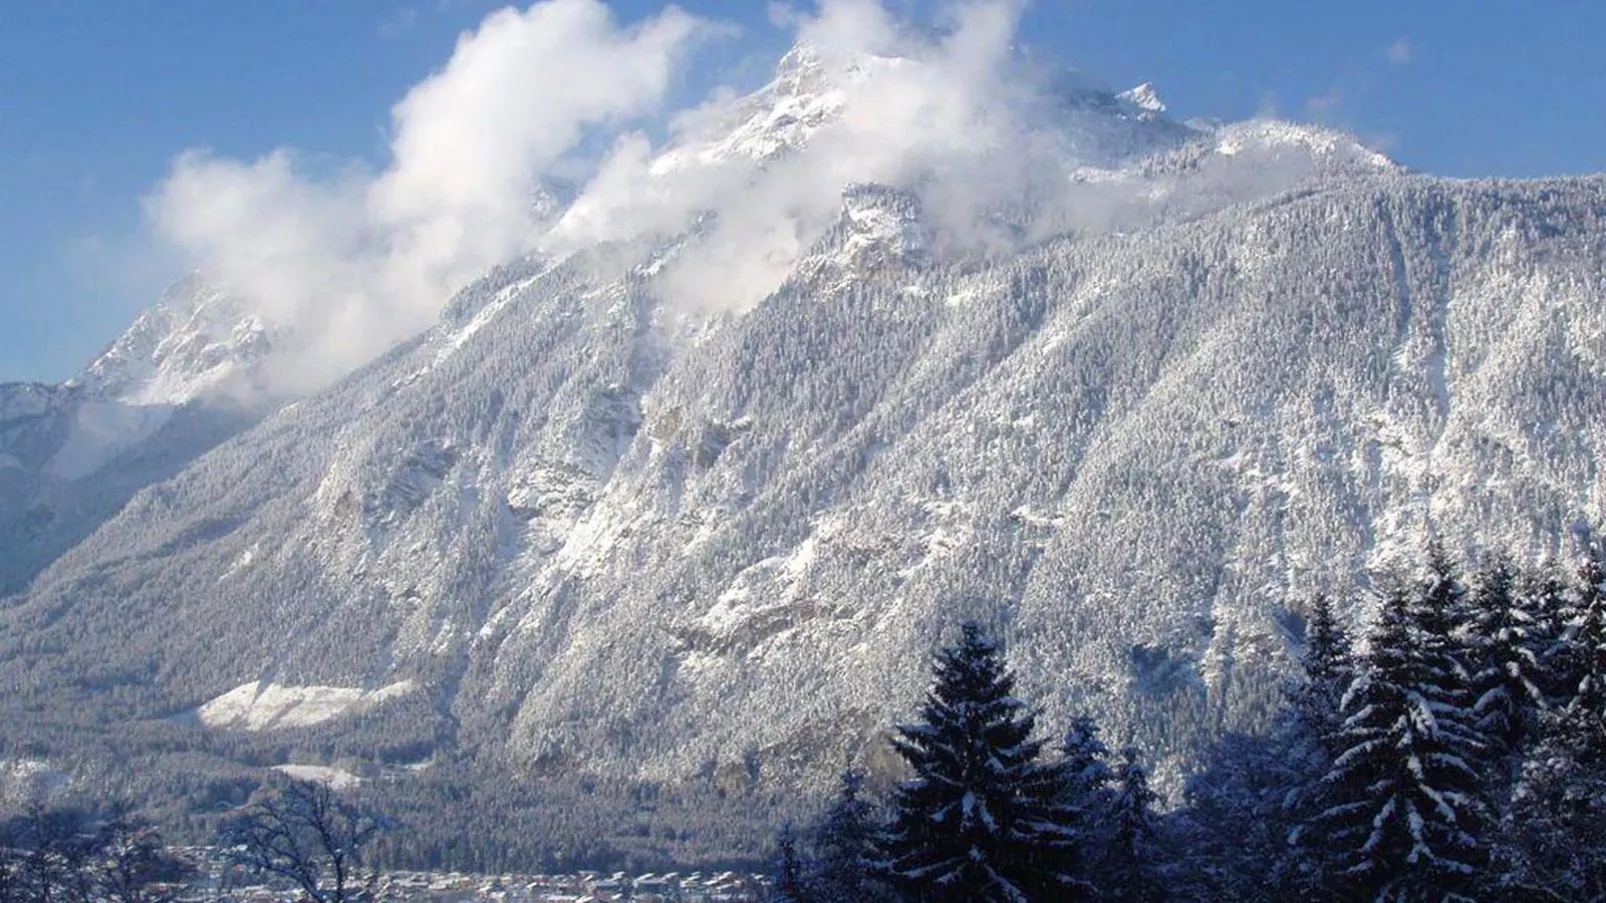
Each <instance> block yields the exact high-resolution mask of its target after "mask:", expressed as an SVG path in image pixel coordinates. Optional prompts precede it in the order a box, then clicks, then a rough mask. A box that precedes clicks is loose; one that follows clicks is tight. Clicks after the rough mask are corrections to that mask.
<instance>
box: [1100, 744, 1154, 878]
mask: <svg viewBox="0 0 1606 903" xmlns="http://www.w3.org/2000/svg"><path fill="white" fill-rule="evenodd" d="M1157 799H1159V797H1158V795H1157V794H1156V793H1155V792H1154V791H1153V790H1151V789H1150V788H1149V772H1148V769H1146V768H1144V767H1143V762H1142V760H1141V759H1139V757H1138V751H1137V749H1136V748H1135V747H1131V746H1128V747H1126V748H1124V749H1122V750H1121V762H1120V764H1119V765H1118V766H1117V767H1116V772H1115V795H1114V798H1113V799H1112V800H1111V810H1110V814H1109V823H1110V846H1109V851H1108V853H1107V855H1106V856H1105V858H1104V862H1103V863H1102V864H1101V868H1100V872H1101V875H1100V881H1101V884H1102V885H1103V887H1102V888H1101V891H1102V899H1105V900H1110V901H1116V903H1159V901H1161V900H1164V899H1166V893H1165V888H1164V885H1163V884H1162V883H1161V881H1160V874H1159V871H1160V869H1159V864H1160V862H1161V860H1162V856H1161V852H1160V828H1159V820H1158V817H1157V816H1156V814H1155V811H1154V803H1155V801H1156V800H1157Z"/></svg>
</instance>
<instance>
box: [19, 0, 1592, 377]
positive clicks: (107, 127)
mask: <svg viewBox="0 0 1606 903" xmlns="http://www.w3.org/2000/svg"><path fill="white" fill-rule="evenodd" d="M500 5H503V4H498V3H492V2H485V0H339V2H329V0H262V2H257V3H218V2H216V0H117V2H112V3H108V2H105V0H50V2H38V0H0V60H4V61H5V65H4V67H3V70H0V272H4V273H5V274H6V276H7V277H8V278H6V279H4V280H3V281H0V380H13V379H38V380H59V379H63V378H65V377H67V376H69V375H71V374H72V373H73V372H75V371H76V370H77V369H78V368H79V367H80V366H81V365H82V364H83V363H84V362H85V360H86V359H87V358H88V357H89V356H90V355H92V354H93V353H94V352H95V351H96V350H97V349H98V348H99V347H100V346H101V345H102V344H104V343H105V342H106V341H107V340H109V339H110V338H111V337H112V336H113V335H114V334H115V333H116V332H117V331H118V330H119V329H121V328H122V327H123V326H124V325H125V324H126V323H127V322H128V320H129V319H130V318H131V317H132V316H133V315H134V314H135V313H136V312H137V311H138V310H139V309H141V308H143V307H145V306H147V305H148V304H149V303H150V302H151V301H152V300H154V297H155V294H156V293H157V292H159V291H160V288H161V286H162V285H163V284H164V283H166V282H167V281H170V280H171V279H172V278H174V277H175V276H177V275H179V274H180V273H181V271H182V267H183V264H182V263H181V262H180V261H179V260H178V259H177V258H176V257H175V256H173V255H171V254H168V253H164V252H162V251H160V250H159V249H158V248H157V247H156V246H155V245H154V244H153V243H152V242H151V241H150V240H148V238H147V233H146V230H145V227H144V222H143V217H144V214H143V208H142V204H141V199H142V198H143V197H145V196H146V195H147V194H149V193H150V192H151V191H152V190H153V189H154V188H155V186H156V185H158V184H159V183H160V182H161V181H162V179H163V178H164V177H165V176H166V174H167V173H168V172H169V170H170V168H171V165H172V161H173V159H174V157H175V156H176V155H178V154H179V153H180V152H182V151H184V150H185V149H187V148H195V147H204V148H210V149H212V150H213V151H215V152H216V153H217V154H218V155H220V156H225V157H231V158H239V159H243V160H250V159H254V158H256V157H259V156H261V155H263V154H265V153H268V152H270V151H271V150H273V149H275V148H278V147H291V148H296V149H297V150H298V151H300V152H301V154H302V155H303V157H302V159H303V160H306V159H311V160H312V161H313V163H314V165H317V164H318V163H319V161H323V162H324V163H326V165H327V166H328V167H329V168H330V169H331V170H334V169H338V168H340V167H342V166H345V165H347V164H348V163H349V162H350V161H352V160H354V159H355V160H364V161H367V162H368V163H369V164H370V165H371V166H372V167H374V168H380V167H383V166H384V165H385V163H386V162H387V156H388V153H389V151H388V146H389V141H390V138H391V118H390V109H391V107H392V105H393V104H394V103H395V102H396V101H397V100H399V99H400V98H401V97H402V96H403V95H404V94H405V93H406V91H407V89H408V87H409V86H411V85H413V84H414V83H416V82H418V81H419V80H420V79H422V78H424V77H425V76H427V75H428V74H429V73H430V72H431V71H433V70H435V69H437V68H439V67H440V66H441V65H443V64H444V62H445V61H446V60H447V59H448V58H449V56H450V55H451V52H452V48H453V46H454V43H455V41H456V38H457V35H458V34H459V33H460V32H461V31H462V30H464V29H467V28H472V27H474V25H475V24H476V23H478V22H479V21H480V19H481V18H482V17H483V16H484V15H485V14H486V13H487V12H489V11H490V10H493V9H495V8H497V7H498V6H500ZM612 5H613V6H614V8H615V11H616V13H617V16H618V17H619V18H620V19H621V20H623V21H632V20H635V19H638V18H641V17H643V16H646V15H650V14H652V13H654V12H656V11H657V10H658V9H659V8H660V4H657V3H648V2H641V0H628V2H618V3H614V4H612ZM681 5H682V6H683V7H685V8H687V9H688V10H690V11H692V12H694V13H697V14H699V15H702V16H705V17H709V18H715V19H722V20H727V21H732V22H735V23H737V24H739V25H740V26H741V27H742V32H741V34H740V36H738V37H732V38H727V39H723V40H721V41H717V42H715V43H713V44H712V45H710V46H708V47H706V48H705V49H704V50H703V52H702V53H700V55H699V56H698V58H697V60H698V62H697V65H696V66H695V67H694V69H693V71H692V72H690V73H688V74H687V75H685V76H684V77H683V79H682V81H681V83H680V84H679V87H678V88H677V93H679V94H681V95H683V96H682V97H679V98H676V99H675V103H674V104H673V105H674V106H679V105H682V104H683V103H684V102H689V101H694V100H695V99H696V98H697V97H700V96H701V95H702V94H703V93H704V92H705V91H706V90H707V88H709V87H711V86H713V85H715V84H720V83H733V84H736V85H738V86H751V85H752V84H754V83H756V82H758V81H759V80H760V79H761V78H762V75H763V73H764V71H765V67H766V66H767V65H768V64H769V63H770V62H771V61H772V60H773V58H774V57H775V55H776V54H778V52H779V51H780V50H781V49H782V48H783V47H784V44H785V41H786V39H787V38H786V35H785V34H784V33H783V32H781V31H779V30H777V29H775V28H774V27H773V26H771V25H770V24H769V21H768V16H767V14H766V11H765V8H764V4H762V3H755V2H742V3H736V2H707V0H688V2H683V3H682V4H681ZM892 5H895V6H900V5H901V6H902V7H905V8H909V7H916V9H915V15H917V16H919V15H924V14H926V13H927V9H926V8H928V7H933V6H935V5H936V4H934V3H927V2H908V0H895V2H893V3H892ZM1541 9H1542V11H1543V15H1539V14H1537V13H1536V10H1541ZM1023 37H1024V40H1025V42H1026V43H1027V44H1028V45H1030V46H1031V47H1032V48H1033V50H1034V52H1035V53H1036V54H1037V55H1039V56H1042V57H1047V58H1051V59H1054V60H1057V61H1062V62H1064V63H1067V64H1070V65H1074V66H1077V67H1079V68H1081V69H1084V70H1085V71H1087V72H1089V73H1091V74H1093V75H1094V76H1096V77H1097V78H1099V79H1101V80H1103V81H1105V82H1107V83H1109V84H1111V85H1112V86H1116V87H1126V86H1129V85H1131V84H1135V83H1137V82H1139V81H1151V82H1153V83H1155V84H1156V85H1157V86H1158V87H1159V89H1160V92H1161V94H1162V95H1163V96H1164V97H1165V99H1166V100H1167V102H1168V103H1170V105H1171V107H1172V111H1173V112H1174V113H1175V114H1177V115H1179V116H1182V117H1189V116H1203V117H1214V118H1221V119H1238V118H1244V117H1247V116H1252V115H1255V114H1257V113H1275V114H1277V115H1280V116H1284V117H1288V118H1293V119H1301V120H1314V121H1320V122H1325V123H1328V124H1333V125H1338V126H1341V127H1344V128H1347V129H1349V130H1351V131H1354V132H1355V133H1357V134H1359V135H1361V136H1362V137H1363V138H1365V139H1366V140H1368V141H1370V142H1372V143H1374V144H1375V145H1376V146H1378V147H1380V148H1381V149H1383V150H1385V151H1386V152H1388V153H1389V154H1391V155H1392V156H1394V157H1395V158H1396V159H1398V160H1400V161H1402V162H1404V163H1406V164H1407V165H1409V166H1412V167H1414V168H1417V169H1421V170H1425V171H1429V172H1434V173H1440V174H1444V175H1452V176H1467V177H1471V176H1512V177H1530V176H1541V175H1550V174H1561V173H1581V172H1592V171H1599V170H1601V169H1603V168H1606V167H1603V164H1602V156H1603V150H1606V115H1603V114H1602V111H1603V110H1606V62H1603V60H1606V56H1603V55H1602V54H1601V52H1600V43H1601V39H1602V38H1603V37H1606V4H1602V3H1598V2H1585V0H1547V2H1545V3H1542V4H1534V3H1525V2H1516V0H1462V2H1449V0H1414V2H1401V0H1392V2H1381V0H1350V2H1346V3H1343V4H1316V3H1291V2H1286V0H1282V2H1270V0H1232V2H1228V3H1220V4H1205V3H1198V2H1196V0H1038V2H1036V3H1035V4H1034V5H1033V6H1032V7H1031V9H1030V11H1029V12H1028V14H1027V17H1026V24H1025V27H1024V29H1023Z"/></svg>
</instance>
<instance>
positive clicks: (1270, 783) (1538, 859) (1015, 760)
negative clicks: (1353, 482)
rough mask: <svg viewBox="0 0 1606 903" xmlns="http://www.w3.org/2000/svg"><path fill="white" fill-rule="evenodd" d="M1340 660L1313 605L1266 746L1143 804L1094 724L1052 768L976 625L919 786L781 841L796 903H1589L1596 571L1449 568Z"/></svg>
mask: <svg viewBox="0 0 1606 903" xmlns="http://www.w3.org/2000/svg"><path fill="white" fill-rule="evenodd" d="M1393 583H1394V585H1393V586H1392V587H1390V588H1389V589H1388V590H1387V591H1386V592H1384V593H1383V594H1382V597H1381V598H1380V599H1379V600H1378V601H1379V609H1378V611H1377V614H1376V617H1375V618H1374V619H1373V620H1372V626H1371V628H1370V629H1369V631H1368V632H1367V633H1366V634H1365V635H1364V636H1362V637H1356V638H1352V637H1351V636H1350V634H1349V632H1348V631H1347V630H1346V628H1345V627H1344V625H1343V623H1342V621H1341V619H1340V618H1339V617H1338V616H1336V615H1335V613H1334V609H1333V606H1332V605H1331V603H1330V602H1329V601H1328V600H1327V599H1325V598H1321V597H1317V598H1316V599H1314V600H1313V602H1312V603H1311V606H1310V616H1309V618H1308V621H1307V632H1306V643H1305V648H1304V651H1303V656H1302V665H1303V667H1302V669H1301V672H1302V673H1301V674H1300V675H1299V677H1298V678H1297V679H1296V680H1295V681H1293V682H1292V684H1291V685H1290V686H1289V687H1288V689H1287V691H1286V695H1285V704H1284V706H1283V708H1282V710H1281V712H1280V714H1279V716H1278V718H1277V719H1276V722H1275V726H1274V727H1273V729H1271V730H1270V731H1268V732H1266V733H1263V734H1259V735H1243V734H1234V735H1229V736H1227V737H1225V738H1223V739H1222V740H1221V741H1220V743H1219V744H1218V745H1217V746H1216V747H1215V748H1214V749H1213V750H1212V751H1210V752H1209V754H1208V755H1207V756H1206V757H1205V759H1204V762H1203V764H1202V766H1201V768H1200V769H1199V770H1198V771H1197V772H1196V773H1195V774H1194V776H1193V777H1192V778H1191V779H1190V780H1189V782H1188V784H1187V789H1186V794H1185V799H1184V805H1183V806H1182V807H1181V808H1179V809H1177V810H1175V811H1172V812H1167V813H1160V812H1157V811H1156V810H1155V808H1154V802H1155V795H1154V794H1153V793H1151V792H1150V791H1149V789H1148V784H1147V779H1146V774H1145V772H1144V769H1143V766H1142V764H1141V761H1140V757H1139V754H1138V752H1137V751H1136V750H1134V749H1131V748H1127V749H1124V750H1122V752H1121V754H1120V756H1118V757H1111V756H1110V754H1109V751H1108V750H1107V749H1106V748H1105V746H1104V745H1103V744H1102V743H1101V742H1100V741H1099V738H1098V729H1097V726H1096V725H1095V724H1094V723H1093V722H1092V721H1091V720H1090V719H1088V718H1079V719H1077V720H1076V721H1075V723H1074V725H1073V726H1072V728H1071V730H1070V731H1069V733H1068V735H1067V736H1066V737H1065V738H1064V740H1063V742H1061V743H1060V744H1058V746H1057V747H1056V748H1054V749H1052V750H1048V749H1046V746H1047V744H1045V743H1044V742H1043V741H1041V740H1039V739H1035V738H1034V734H1035V717H1034V712H1033V710H1032V709H1031V708H1030V707H1029V706H1028V705H1027V704H1026V703H1025V702H1022V701H1021V700H1020V699H1018V698H1017V697H1016V696H1015V695H1014V692H1013V678H1012V677H1011V675H1010V674H1009V672H1008V669H1007V667H1006V665H1005V662H1004V658H1003V653H1002V650H1001V649H1000V647H999V646H998V645H997V644H996V643H994V642H993V641H992V640H990V639H989V638H988V637H987V636H986V635H985V633H984V632H983V631H982V630H981V629H980V628H979V627H978V626H976V625H974V624H968V625H966V626H965V628H964V631H963V636H962V637H961V638H960V639H959V640H958V641H957V642H956V644H955V645H953V646H951V647H949V648H947V649H944V650H942V651H941V652H940V653H939V655H938V657H937V662H936V666H935V681H934V684H933V688H932V690H931V691H930V693H929V694H928V696H927V698H926V702H925V704H924V706H923V707H922V708H921V710H920V717H919V719H918V720H917V721H916V722H914V723H912V724H909V725H903V726H900V727H899V728H898V729H897V738H896V740H895V747H896V749H897V752H898V753H899V754H900V755H901V756H902V758H903V759H904V761H905V762H906V763H907V765H908V767H909V770H910V772H911V773H912V778H911V779H910V780H908V781H906V782H904V783H902V784H900V785H898V786H897V787H896V789H895V790H894V791H893V792H892V794H891V795H890V797H889V798H888V799H886V800H885V801H884V802H883V803H882V804H880V805H876V804H873V803H871V802H869V801H867V800H866V799H865V798H864V797H863V795H862V793H861V782H860V779H859V776H858V775H857V774H855V773H849V774H848V775H847V776H846V777H845V778H844V780H843V783H842V789H841V793H840V795H839V797H838V799H837V800H836V802H835V803H834V805H833V806H832V807H831V808H830V809H829V810H828V811H827V813H826V814H825V816H824V817H823V819H821V820H820V822H819V823H818V824H817V825H815V826H814V827H812V828H810V829H808V830H806V831H801V832H799V831H794V830H792V829H790V828H788V829H787V830H785V831H783V833H782V835H781V836H780V838H779V840H778V844H777V846H778V850H779V853H778V857H779V862H778V865H777V874H776V889H777V895H778V896H779V897H780V899H783V900H791V901H799V903H809V901H815V903H836V901H849V900H853V901H862V900H869V901H874V900H919V901H961V900H963V901H993V900H996V901H1011V903H1018V901H1032V900H1087V901H1150V900H1155V901H1158V900H1183V901H1192V900H1197V901H1286V900H1310V901H1372V900H1387V901H1452V900H1455V901H1532V900H1569V901H1570V900H1579V901H1585V900H1601V899H1606V598H1603V593H1606V568H1603V565H1602V559H1601V556H1600V555H1599V554H1598V553H1595V554H1591V555H1590V557H1589V558H1588V560H1587V561H1586V562H1585V563H1584V564H1583V566H1582V567H1581V568H1579V570H1578V571H1577V573H1576V575H1575V576H1574V579H1571V580H1568V579H1566V578H1564V577H1561V576H1559V575H1558V574H1556V573H1554V572H1552V571H1549V570H1539V571H1533V572H1527V573H1524V572H1521V571H1519V569H1518V568H1516V567H1515V566H1514V565H1513V564H1512V563H1511V562H1510V561H1509V560H1508V559H1506V558H1504V557H1500V556H1490V557H1489V558H1488V559H1487V560H1485V561H1484V562H1483V563H1482V564H1481V565H1480V566H1479V567H1478V568H1477V569H1475V570H1474V571H1472V572H1470V573H1468V572H1463V570H1462V569H1461V568H1459V567H1458V566H1457V565H1456V564H1455V563H1454V562H1453V561H1452V560H1451V559H1450V558H1449V557H1448V556H1447V555H1446V554H1445V553H1444V552H1443V551H1442V550H1441V549H1439V548H1437V547H1434V548H1432V549H1431V550H1430V551H1429V553H1428V555H1427V562H1426V568H1425V575H1424V576H1422V577H1421V578H1419V579H1412V580H1407V579H1400V580H1395V581H1393Z"/></svg>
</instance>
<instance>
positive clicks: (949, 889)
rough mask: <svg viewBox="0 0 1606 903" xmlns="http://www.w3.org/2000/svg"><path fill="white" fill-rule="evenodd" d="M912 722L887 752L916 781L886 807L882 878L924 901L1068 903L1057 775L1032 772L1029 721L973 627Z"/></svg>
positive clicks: (1043, 769)
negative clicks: (888, 814)
mask: <svg viewBox="0 0 1606 903" xmlns="http://www.w3.org/2000/svg"><path fill="white" fill-rule="evenodd" d="M935 678H936V679H935V685H934V686H933V688H932V689H931V691H930V693H929V694H927V697H926V701H925V704H924V705H923V706H922V707H921V710H920V716H921V718H920V721H919V722H918V723H916V724H910V725H904V726H901V727H899V728H898V736H897V738H896V739H895V740H894V747H895V748H896V750H897V751H898V753H899V754H900V755H901V756H902V757H903V758H904V760H905V761H906V762H908V764H909V767H910V768H911V770H912V771H913V772H914V778H913V779H912V780H910V781H908V782H906V783H904V784H902V785H900V786H899V787H898V788H897V790H896V792H895V795H894V797H893V801H892V824H891V826H890V828H889V829H888V832H887V835H886V837H885V839H884V841H883V844H882V849H883V860H882V869H883V871H884V874H885V875H886V877H887V878H888V880H889V881H890V882H891V883H893V884H894V885H896V886H897V888H898V889H899V890H901V891H902V892H903V893H904V894H905V896H906V897H908V898H910V899H914V900H920V901H967V903H970V901H1010V903H1019V901H1030V900H1076V899H1085V898H1087V897H1088V896H1089V894H1088V889H1087V888H1085V887H1083V886H1082V885H1081V884H1080V883H1079V882H1078V881H1076V879H1075V878H1074V877H1073V876H1071V875H1070V874H1067V871H1068V870H1067V869H1066V868H1065V861H1066V857H1067V854H1068V853H1069V851H1070V850H1071V849H1072V846H1073V843H1074V837H1073V832H1072V831H1071V830H1070V828H1069V827H1068V825H1069V823H1070V813H1068V812H1067V811H1066V810H1065V809H1064V808H1063V807H1062V806H1061V805H1060V803H1059V802H1058V800H1057V797H1058V795H1059V793H1060V789H1061V785H1062V782H1063V771H1062V769H1060V768H1059V767H1057V766H1055V765H1049V764H1044V763H1042V762H1039V761H1038V760H1039V754H1040V752H1041V750H1042V743H1041V741H1038V740H1035V739H1033V737H1032V734H1033V731H1034V729H1035V726H1036V719H1035V716H1034V715H1033V713H1032V712H1031V711H1029V710H1028V709H1027V707H1026V705H1025V704H1024V703H1023V702H1021V701H1020V700H1018V699H1016V698H1015V697H1014V696H1013V690H1014V683H1015V681H1014V678H1013V677H1012V676H1011V675H1010V674H1009V673H1008V671H1007V670H1006V668H1005V665H1004V657H1003V653H1002V651H1001V650H1000V649H999V647H998V645H997V644H996V643H994V642H993V641H992V640H990V639H989V638H988V637H987V636H986V634H985V633H984V632H983V631H982V629H981V628H980V627H979V626H977V625H976V624H974V623H967V624H965V625H964V627H963V635H962V636H961V638H960V639H959V641H958V642H957V643H956V644H955V645H953V646H951V647H949V648H946V649H944V650H942V651H941V652H940V653H939V654H938V656H937V662H936V667H935Z"/></svg>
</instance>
